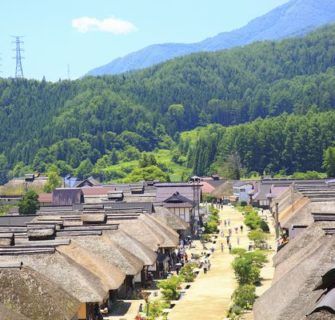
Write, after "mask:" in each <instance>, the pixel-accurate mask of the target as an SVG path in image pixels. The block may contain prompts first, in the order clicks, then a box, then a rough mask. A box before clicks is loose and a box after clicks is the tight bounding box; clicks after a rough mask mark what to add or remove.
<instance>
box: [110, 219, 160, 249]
mask: <svg viewBox="0 0 335 320" xmlns="http://www.w3.org/2000/svg"><path fill="white" fill-rule="evenodd" d="M113 223H119V229H120V230H123V231H125V232H127V233H128V234H129V235H131V236H132V237H133V238H135V239H137V240H138V241H140V242H142V243H143V244H144V245H146V246H147V247H148V248H150V249H151V250H152V251H157V249H158V248H159V246H160V244H161V243H163V242H164V237H163V236H162V235H161V234H160V233H159V232H158V231H157V230H154V229H152V228H151V227H150V226H148V225H147V224H146V223H145V222H144V221H143V220H142V219H132V220H129V219H122V218H120V219H117V218H116V219H115V220H114V219H113Z"/></svg>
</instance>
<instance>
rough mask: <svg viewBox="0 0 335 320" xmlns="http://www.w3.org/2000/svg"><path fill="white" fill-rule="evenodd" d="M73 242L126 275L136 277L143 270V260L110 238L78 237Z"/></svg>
mask: <svg viewBox="0 0 335 320" xmlns="http://www.w3.org/2000/svg"><path fill="white" fill-rule="evenodd" d="M73 242H74V243H75V244H79V245H80V246H81V247H83V248H84V249H85V250H87V251H89V252H92V253H93V254H95V255H97V256H99V257H101V258H103V259H104V260H105V261H106V262H108V263H110V264H112V265H114V266H115V267H117V268H118V269H120V270H121V271H122V272H124V273H125V274H126V275H136V274H138V273H139V272H140V271H141V270H142V268H143V262H142V260H140V259H138V258H137V257H136V256H134V255H133V254H131V253H130V252H129V251H127V250H125V249H123V248H121V247H119V246H118V245H117V244H116V243H114V242H113V241H112V240H111V239H110V238H109V237H108V236H105V235H104V236H102V237H99V236H98V237H97V236H88V237H76V238H75V239H74V240H73Z"/></svg>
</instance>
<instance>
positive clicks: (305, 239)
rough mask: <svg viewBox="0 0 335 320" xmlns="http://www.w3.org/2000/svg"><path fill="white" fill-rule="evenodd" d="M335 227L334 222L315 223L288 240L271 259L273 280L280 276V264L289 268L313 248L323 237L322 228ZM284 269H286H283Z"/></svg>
mask: <svg viewBox="0 0 335 320" xmlns="http://www.w3.org/2000/svg"><path fill="white" fill-rule="evenodd" d="M327 227H328V228H329V227H335V222H331V221H330V222H315V223H313V224H312V225H311V226H309V227H307V228H306V229H305V230H304V231H303V232H301V233H300V234H299V235H298V236H297V237H296V238H294V239H292V240H290V241H289V242H288V244H287V245H286V246H285V247H283V248H282V249H281V250H280V251H278V252H277V254H276V255H275V256H274V258H273V262H274V266H275V267H276V273H275V280H276V279H277V278H278V277H281V276H282V272H281V268H279V266H280V265H281V264H283V263H284V264H288V265H290V266H291V267H292V266H293V265H294V264H297V263H298V261H300V259H301V258H303V257H304V256H305V255H306V254H308V253H309V252H311V250H313V248H314V247H315V246H316V245H317V244H318V243H319V242H320V241H321V239H322V238H323V237H324V236H325V233H324V231H323V228H327ZM285 269H287V268H286V267H285Z"/></svg>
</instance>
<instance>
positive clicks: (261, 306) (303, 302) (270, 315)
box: [254, 236, 335, 320]
mask: <svg viewBox="0 0 335 320" xmlns="http://www.w3.org/2000/svg"><path fill="white" fill-rule="evenodd" d="M334 258H335V237H333V236H324V237H323V238H322V240H320V241H316V242H315V245H314V248H313V249H312V248H311V250H310V252H309V253H308V254H307V255H306V256H305V257H304V259H302V261H301V262H300V263H299V264H297V265H296V266H294V267H293V268H292V269H291V270H289V271H288V272H286V273H285V275H284V276H282V277H281V278H280V279H279V280H278V281H277V282H276V283H274V284H273V285H272V287H271V288H270V289H268V290H267V291H266V292H265V293H264V294H263V295H262V296H261V297H260V298H259V299H257V300H256V303H255V305H254V319H255V320H264V319H280V320H301V319H305V316H306V315H307V314H309V313H311V311H312V310H313V309H314V308H315V306H316V304H317V302H318V300H319V298H320V296H321V295H322V293H323V291H322V290H314V289H315V287H316V285H317V283H318V282H319V281H320V278H321V276H322V275H323V274H324V273H325V271H326V270H328V269H329V268H330V266H332V265H333V261H334Z"/></svg>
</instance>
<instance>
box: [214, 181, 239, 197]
mask: <svg viewBox="0 0 335 320" xmlns="http://www.w3.org/2000/svg"><path fill="white" fill-rule="evenodd" d="M233 183H234V182H233V181H226V182H224V183H222V184H221V185H219V186H218V187H217V188H216V189H215V190H214V191H212V192H211V195H212V196H214V197H216V198H217V199H222V198H227V197H230V196H232V195H233V194H234V192H233Z"/></svg>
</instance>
